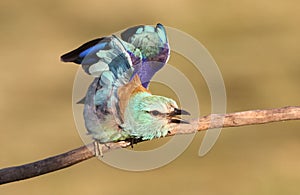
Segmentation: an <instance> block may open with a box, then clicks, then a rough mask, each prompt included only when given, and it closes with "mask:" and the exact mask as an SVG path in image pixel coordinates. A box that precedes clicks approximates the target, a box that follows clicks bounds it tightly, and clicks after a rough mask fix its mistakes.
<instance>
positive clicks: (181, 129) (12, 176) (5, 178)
mask: <svg viewBox="0 0 300 195" xmlns="http://www.w3.org/2000/svg"><path fill="white" fill-rule="evenodd" d="M299 119H300V106H290V107H284V108H277V109H269V110H250V111H244V112H235V113H229V114H211V115H208V116H205V117H202V118H199V119H195V120H191V121H190V124H182V125H179V126H178V128H176V129H174V130H172V131H171V132H170V133H169V134H168V136H172V135H175V134H188V133H194V132H195V131H204V130H208V129H213V128H219V127H239V126H245V125H256V124H264V123H271V122H277V121H287V120H299ZM101 146H102V151H103V153H106V152H109V151H111V150H114V149H119V148H124V147H128V146H129V143H128V142H118V143H108V144H106V145H101ZM95 151H96V150H95V145H94V143H90V144H88V145H86V146H82V147H80V148H77V149H74V150H71V151H69V152H66V153H63V154H59V155H57V156H53V157H49V158H46V159H43V160H40V161H36V162H33V163H29V164H25V165H20V166H15V167H8V168H3V169H0V184H5V183H9V182H14V181H19V180H23V179H27V178H32V177H36V176H39V175H42V174H46V173H49V172H52V171H56V170H59V169H63V168H66V167H69V166H72V165H74V164H77V163H79V162H82V161H84V160H87V159H90V158H92V157H94V156H95V154H96V153H95Z"/></svg>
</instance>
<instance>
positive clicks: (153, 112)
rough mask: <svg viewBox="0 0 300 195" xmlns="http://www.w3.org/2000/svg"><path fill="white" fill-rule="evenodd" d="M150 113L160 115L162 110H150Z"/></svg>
mask: <svg viewBox="0 0 300 195" xmlns="http://www.w3.org/2000/svg"><path fill="white" fill-rule="evenodd" d="M150 113H151V114H152V115H153V116H158V115H160V112H159V111H157V110H153V111H150Z"/></svg>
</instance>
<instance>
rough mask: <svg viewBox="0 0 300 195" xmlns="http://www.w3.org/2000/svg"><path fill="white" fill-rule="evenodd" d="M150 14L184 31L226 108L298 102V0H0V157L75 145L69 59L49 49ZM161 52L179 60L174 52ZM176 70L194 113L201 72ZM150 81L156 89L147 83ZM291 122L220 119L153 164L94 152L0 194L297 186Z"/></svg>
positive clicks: (1, 162) (204, 93)
mask: <svg viewBox="0 0 300 195" xmlns="http://www.w3.org/2000/svg"><path fill="white" fill-rule="evenodd" d="M157 22H160V23H163V24H164V25H166V26H170V27H175V28H178V29H180V30H182V31H184V32H187V33H189V34H190V35H192V36H193V37H195V38H196V39H198V40H199V41H200V42H201V43H202V44H204V46H205V47H206V48H207V49H208V50H209V51H210V53H211V54H212V56H213V57H214V59H215V60H216V62H217V64H218V65H219V69H220V71H221V73H222V75H223V78H224V82H225V85H226V92H227V112H236V111H243V110H251V109H267V108H276V107H283V106H289V105H299V99H300V93H299V92H300V90H299V82H300V76H299V73H300V62H299V52H300V44H299V43H300V25H299V23H300V2H297V1H292V0H287V1H267V0H252V1H250V0H243V1H233V0H229V1H220V0H218V1H196V0H194V1H192V0H184V1H183V0H173V1H158V0H152V1H137V0H129V1H119V2H118V1H99V0H85V1H80V0H79V1H71V0H64V1H59V0H52V1H37V0H26V1H18V0H10V1H1V2H0V26H1V30H0V42H1V45H0V56H1V71H0V81H1V82H0V111H1V112H0V122H1V128H0V131H1V137H0V143H1V145H0V146H1V150H0V156H1V158H0V167H1V168H3V167H8V166H13V165H20V164H24V163H29V162H32V161H36V160H39V159H42V158H45V157H49V156H53V155H56V154H59V153H63V152H66V151H68V150H71V149H74V148H77V147H79V146H81V145H82V144H83V143H82V141H81V139H80V137H79V135H78V132H77V130H76V127H75V123H74V120H73V115H72V103H71V102H72V86H73V81H74V77H75V74H76V71H77V69H78V66H76V65H73V64H64V63H62V62H60V60H59V57H60V55H61V54H63V53H65V52H67V51H69V50H71V49H74V48H75V47H77V46H79V45H80V44H82V43H84V42H86V41H88V40H91V39H93V38H96V37H101V36H104V35H108V34H111V33H113V32H116V31H119V30H122V29H125V28H127V27H129V26H134V25H137V24H153V25H154V24H156V23H157ZM170 62H171V64H172V63H173V64H175V65H176V64H177V65H178V66H182V67H184V63H187V62H186V60H184V59H178V60H176V56H175V57H174V58H172V57H171V60H170ZM187 67H188V66H187ZM183 72H184V73H185V74H186V75H188V77H189V78H191V80H192V82H193V84H194V86H195V87H196V88H197V94H198V97H199V99H200V107H201V115H207V114H209V113H210V106H211V105H210V95H209V92H208V90H207V86H206V84H205V81H204V80H203V79H202V78H198V77H193V71H191V70H189V69H184V70H183ZM153 90H154V91H155V93H158V94H162V95H165V94H164V92H165V91H162V90H160V88H159V86H155V85H153ZM299 128H300V122H299V121H289V122H281V123H272V124H266V125H257V126H247V127H239V128H228V129H225V130H223V132H222V134H221V136H220V138H219V139H218V141H217V143H216V145H215V146H214V148H213V149H212V150H211V151H210V152H209V153H208V154H207V155H206V156H204V157H202V158H200V157H199V156H198V155H197V153H198V149H199V146H200V143H201V140H202V138H203V135H204V133H203V132H202V133H198V134H197V135H196V136H195V138H194V140H193V142H192V144H191V145H190V147H189V148H188V149H187V150H186V151H185V152H184V153H183V154H182V155H181V156H180V157H179V158H177V159H176V160H175V161H173V162H171V163H170V164H168V165H166V166H164V167H161V168H159V169H156V170H152V171H146V172H128V171H122V170H119V169H116V168H113V167H110V166H108V165H106V164H104V163H102V162H101V161H99V160H97V159H95V158H94V159H90V160H87V161H85V162H82V163H80V164H78V165H75V166H72V167H70V168H67V169H64V170H61V171H56V172H54V173H50V174H47V175H43V176H40V177H36V178H32V179H29V180H24V181H20V182H16V183H11V184H7V185H4V186H1V187H0V193H1V194H2V195H6V194H9V195H13V194H32V195H35V194H44V195H47V194H49V195H50V194H128V195H129V194H130V195H131V194H166V193H172V194H183V193H186V194H209V195H210V194H230V195H234V194H245V195H247V194H251V195H252V194H272V195H276V194H300V187H299V183H300V166H299V163H300V155H299V149H300V131H299ZM153 144H156V141H153V142H149V143H143V144H141V146H139V147H141V148H142V147H143V146H145V147H148V146H149V147H150V146H151V145H153ZM133 160H134V159H133Z"/></svg>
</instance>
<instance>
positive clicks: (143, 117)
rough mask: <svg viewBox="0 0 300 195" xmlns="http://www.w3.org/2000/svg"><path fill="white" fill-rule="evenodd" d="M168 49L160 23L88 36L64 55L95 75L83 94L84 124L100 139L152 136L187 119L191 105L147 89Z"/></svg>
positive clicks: (164, 133) (163, 62) (166, 131)
mask: <svg viewBox="0 0 300 195" xmlns="http://www.w3.org/2000/svg"><path fill="white" fill-rule="evenodd" d="M169 55H170V49H169V43H168V39H167V35H166V30H165V28H164V27H163V25H161V24H157V25H156V26H155V27H153V26H147V25H139V26H135V27H132V28H129V29H127V30H125V31H124V32H122V33H121V36H120V37H118V36H115V35H112V36H107V37H102V38H98V39H95V40H92V41H89V42H87V43H85V44H83V45H82V46H80V47H79V48H77V49H75V50H73V51H71V52H69V53H67V54H64V55H63V56H62V57H61V59H62V61H64V62H74V63H76V64H81V66H82V68H83V69H84V71H85V72H86V73H87V74H89V75H92V76H94V77H95V79H94V81H93V82H92V83H91V84H90V86H89V88H88V90H87V93H86V96H85V98H84V100H83V103H84V113H83V115H84V120H85V126H86V129H87V130H88V132H89V133H90V134H91V135H92V136H93V138H94V139H95V140H97V141H99V142H100V143H107V142H117V141H121V140H136V139H137V140H151V139H153V138H158V137H163V136H166V135H167V133H168V132H169V131H170V130H172V129H173V128H174V126H175V125H178V124H179V123H187V121H185V120H183V119H182V118H181V117H180V115H189V113H188V112H187V111H184V110H181V109H179V108H178V105H177V103H176V102H175V101H174V100H172V99H170V98H167V97H163V96H158V95H152V94H151V92H150V91H149V90H148V89H147V88H148V85H149V82H150V80H151V78H152V77H153V75H154V74H155V73H156V72H157V71H158V70H159V69H161V68H162V67H163V66H164V65H165V64H166V62H167V61H168V59H169Z"/></svg>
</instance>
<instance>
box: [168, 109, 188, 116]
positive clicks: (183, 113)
mask: <svg viewBox="0 0 300 195" xmlns="http://www.w3.org/2000/svg"><path fill="white" fill-rule="evenodd" d="M169 115H170V116H176V115H191V114H190V113H189V112H188V111H185V110H180V109H178V108H174V111H173V112H171V113H170V114H169Z"/></svg>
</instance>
